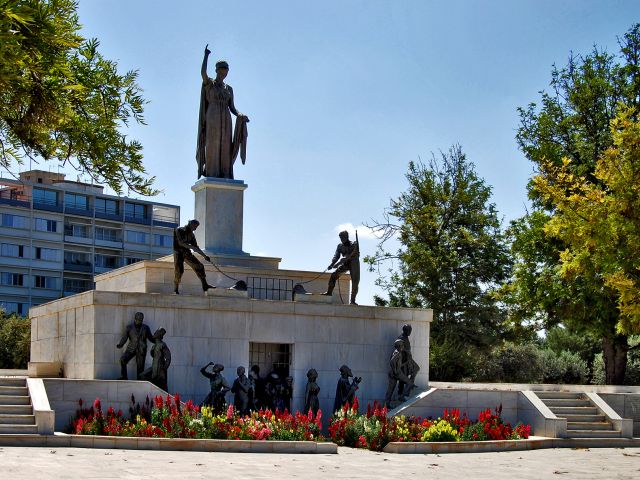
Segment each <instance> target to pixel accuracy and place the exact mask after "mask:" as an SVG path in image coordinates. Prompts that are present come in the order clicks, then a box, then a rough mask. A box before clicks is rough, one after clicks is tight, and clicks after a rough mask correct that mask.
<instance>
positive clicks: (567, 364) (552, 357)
mask: <svg viewBox="0 0 640 480" xmlns="http://www.w3.org/2000/svg"><path fill="white" fill-rule="evenodd" d="M540 364H541V368H542V383H567V384H579V385H585V384H587V383H589V367H588V366H587V362H585V361H584V360H582V359H581V358H580V356H579V355H578V354H577V353H573V352H567V351H562V352H560V353H559V354H557V353H556V352H554V351H553V350H543V351H542V352H541V357H540Z"/></svg>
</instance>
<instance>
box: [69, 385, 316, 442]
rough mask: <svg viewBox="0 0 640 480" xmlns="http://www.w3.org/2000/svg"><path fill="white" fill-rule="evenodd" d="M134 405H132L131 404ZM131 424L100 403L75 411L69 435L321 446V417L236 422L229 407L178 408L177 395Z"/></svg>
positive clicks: (257, 416)
mask: <svg viewBox="0 0 640 480" xmlns="http://www.w3.org/2000/svg"><path fill="white" fill-rule="evenodd" d="M132 403H134V404H135V400H134V399H132ZM130 412H131V418H130V419H126V418H125V417H124V415H123V414H122V411H118V412H116V411H114V409H113V408H109V409H108V410H107V412H106V413H105V412H103V410H102V405H101V402H100V399H99V398H98V399H96V400H95V402H94V403H93V406H91V407H89V408H83V405H82V400H80V408H79V409H78V410H77V411H76V415H75V417H74V418H73V419H72V421H71V425H70V428H69V431H70V432H71V433H74V434H78V435H107V436H122V437H153V438H200V439H221V440H287V441H323V440H324V439H323V438H322V436H321V434H320V432H321V431H322V412H320V411H318V414H317V415H316V416H315V417H314V415H313V413H311V412H309V414H307V415H304V414H301V413H299V412H297V413H295V414H291V413H289V412H287V411H285V412H279V411H278V410H276V411H275V412H272V411H271V410H260V411H257V412H252V413H251V415H247V416H239V415H238V414H237V413H236V412H235V411H234V408H233V405H230V406H229V408H228V409H227V412H226V413H225V414H215V413H214V412H213V411H212V410H211V409H210V408H207V407H203V408H202V409H200V408H199V407H197V406H195V405H194V404H193V402H191V400H189V401H187V402H186V403H184V404H182V403H181V402H180V397H179V396H178V395H176V396H174V397H171V396H167V397H166V399H165V398H163V397H160V396H158V397H156V398H155V399H154V401H153V403H151V402H149V400H148V399H147V402H146V404H144V405H142V406H141V407H140V406H136V407H133V408H131V409H130Z"/></svg>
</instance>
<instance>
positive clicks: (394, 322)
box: [30, 49, 432, 415]
mask: <svg viewBox="0 0 640 480" xmlns="http://www.w3.org/2000/svg"><path fill="white" fill-rule="evenodd" d="M209 53H210V52H209V50H208V49H206V50H205V58H204V60H203V65H202V74H203V78H202V82H203V83H202V88H201V105H200V113H199V120H198V148H197V154H196V160H197V177H198V178H197V180H196V182H195V184H194V185H193V186H192V187H191V189H192V191H193V192H194V201H195V210H194V211H195V213H194V216H195V219H194V220H195V222H189V224H187V226H186V227H182V228H183V230H185V231H186V229H187V227H188V226H189V225H191V227H189V228H188V230H190V234H191V235H192V236H193V237H194V241H189V242H187V244H188V245H187V246H184V245H182V247H183V248H184V250H185V251H183V252H182V253H183V254H184V255H183V258H182V260H183V262H187V263H189V261H188V260H187V258H186V257H187V255H186V250H189V254H190V255H191V256H193V257H194V258H196V257H195V256H194V255H193V254H192V253H191V250H194V251H195V252H196V253H199V254H200V255H201V256H202V257H203V258H204V259H205V260H208V261H206V262H205V263H204V264H202V263H200V262H199V261H198V263H199V264H200V266H197V265H196V267H194V268H193V269H192V268H187V269H184V268H183V267H181V262H178V261H176V258H174V256H167V257H164V258H161V259H158V260H155V261H141V262H138V263H134V264H131V265H127V266H125V267H122V268H119V269H116V270H113V271H110V272H108V273H103V274H101V275H96V276H95V290H92V291H88V292H84V293H81V294H77V295H73V296H69V297H65V298H62V299H59V300H56V301H54V302H50V303H47V304H44V305H40V306H38V307H35V308H32V309H31V311H30V316H31V321H32V332H33V336H32V343H31V360H32V361H33V362H60V363H62V364H63V368H64V376H65V377H66V378H68V379H87V380H89V379H90V380H96V379H97V380H100V379H103V380H110V379H116V378H118V377H119V376H120V374H121V373H122V372H121V364H120V362H119V354H118V352H117V349H116V348H115V344H116V343H117V340H118V339H119V338H120V337H121V336H122V332H123V331H124V330H125V328H126V326H127V325H128V324H129V323H130V321H131V320H130V319H131V318H132V317H133V316H134V314H135V312H141V313H142V314H144V318H145V322H146V324H148V325H149V326H150V327H151V329H153V330H156V329H159V328H161V327H162V328H164V329H165V330H166V335H167V337H168V338H170V344H171V361H170V363H171V368H170V369H168V370H167V371H166V376H167V378H166V379H164V380H163V381H166V382H167V383H168V385H169V386H170V388H171V391H170V393H179V394H180V396H181V398H182V399H183V400H187V399H191V400H193V401H194V402H195V403H198V404H200V403H202V402H203V401H205V398H206V397H209V398H208V399H207V403H214V404H215V405H216V407H217V408H219V407H220V405H221V404H222V403H221V402H223V401H224V403H226V404H230V403H232V402H233V400H234V398H233V397H234V395H236V393H237V394H238V395H239V396H238V397H237V401H238V402H239V403H240V404H241V405H243V407H242V408H244V403H245V400H246V401H248V402H249V403H250V404H252V405H253V404H254V403H255V402H258V403H260V399H259V395H260V393H259V392H256V391H251V393H250V395H249V397H248V399H245V398H244V396H245V388H244V387H245V386H246V382H245V378H247V377H246V376H244V377H242V375H240V374H239V378H240V377H242V378H241V380H240V381H239V384H238V385H237V388H236V389H235V390H236V391H234V393H231V388H230V387H229V385H228V384H227V382H226V380H224V377H223V376H222V374H221V373H220V372H221V371H222V368H223V367H222V366H223V365H249V366H251V373H250V375H249V377H250V378H249V381H250V382H253V384H255V385H257V384H258V383H260V384H262V383H263V379H264V378H266V379H267V381H266V383H267V384H268V383H269V379H271V378H276V377H277V378H278V379H280V380H279V383H278V384H274V385H275V396H274V398H273V399H271V401H272V402H274V403H276V402H277V403H278V405H283V406H285V407H286V408H291V409H292V410H294V411H295V410H302V409H305V408H310V409H312V410H314V411H316V410H317V409H318V408H319V409H321V410H322V411H323V412H324V413H325V414H326V415H329V414H330V413H331V412H332V408H333V406H334V401H335V400H336V399H335V397H334V395H333V393H334V392H335V383H334V382H335V372H336V370H337V369H338V368H339V367H340V365H345V366H346V365H350V366H351V367H352V368H353V369H354V370H355V371H357V372H358V375H362V376H363V377H364V379H365V380H364V381H363V382H362V384H360V385H357V387H358V396H359V398H360V400H361V404H363V405H366V404H367V403H368V402H371V403H373V401H375V400H377V401H379V402H381V401H383V400H384V399H385V395H386V392H387V386H388V370H389V365H388V359H389V356H390V355H391V353H392V351H393V348H392V347H391V345H392V342H393V339H394V338H396V336H397V332H398V330H399V329H400V328H401V326H402V325H404V324H408V323H410V324H411V325H412V326H413V334H412V339H413V348H412V349H411V353H412V358H417V359H419V363H420V364H421V365H422V366H423V368H422V369H420V371H419V372H417V371H416V372H415V373H416V375H415V381H416V383H418V384H419V385H420V386H421V387H426V386H427V385H428V377H427V372H428V370H429V369H428V349H429V324H430V322H431V319H432V312H431V311H430V310H424V309H411V308H388V307H375V306H362V305H361V306H358V305H356V304H355V300H356V294H357V280H358V277H357V275H358V274H359V263H358V262H359V260H358V256H359V246H358V244H357V242H351V241H349V239H348V235H343V234H341V235H340V237H341V244H340V245H339V246H338V249H337V251H336V254H337V255H338V256H337V258H334V260H333V261H332V266H333V267H336V272H334V273H333V275H332V274H330V273H327V272H318V271H303V270H284V269H280V260H281V259H280V258H277V257H260V256H254V255H251V254H250V253H248V252H245V251H244V249H243V210H244V192H245V191H247V188H248V186H247V184H245V183H244V182H243V181H242V180H238V179H236V178H235V176H236V175H235V173H234V170H233V163H234V159H235V158H236V157H237V155H240V157H241V158H242V159H243V161H244V159H245V151H246V139H247V135H246V132H247V130H246V129H247V125H246V124H247V122H248V118H246V116H244V115H242V114H240V113H239V112H238V111H237V110H236V107H235V105H234V97H233V90H232V89H231V87H229V86H228V85H226V84H225V83H224V80H225V78H226V76H227V73H228V70H229V69H228V64H227V63H226V62H218V63H217V64H216V78H215V79H210V78H209V77H208V76H207V75H206V67H207V58H208V56H209ZM232 114H233V115H236V116H237V121H236V131H235V132H233V133H232V132H231V115H232ZM183 233H184V232H183ZM187 233H188V232H187ZM314 234H315V232H309V235H314ZM183 236H184V235H183ZM181 238H182V237H181ZM179 240H180V239H179ZM182 240H184V238H183V239H182ZM178 243H180V242H178ZM195 246H197V249H196V248H195ZM178 247H179V248H178V249H180V247H181V246H180V245H178ZM177 260H180V259H179V258H178V259H177ZM194 264H195V263H194ZM192 266H193V265H192ZM194 269H195V271H194ZM347 272H349V273H347ZM176 273H179V275H176ZM178 277H179V278H178ZM238 282H244V284H246V287H247V288H246V290H242V289H230V288H229V287H232V286H234V285H236V284H238ZM297 284H300V285H304V287H305V288H306V290H307V291H309V292H324V291H325V290H326V287H327V285H329V291H327V292H326V294H327V295H321V294H311V295H309V294H305V295H295V297H294V296H293V289H294V285H297ZM178 285H179V290H178V292H179V295H176V294H175V293H176V289H177V287H178ZM205 285H206V286H207V288H205ZM211 286H215V287H217V288H211ZM333 286H336V287H338V288H335V289H333ZM203 290H204V292H203ZM343 295H344V297H343ZM349 303H351V304H349ZM147 335H148V336H149V341H152V338H151V335H150V333H149V334H147ZM405 350H406V349H405ZM152 360H155V356H154V358H153V359H150V358H147V359H146V362H147V363H149V362H151V361H152ZM202 365H207V367H210V366H214V369H213V372H210V371H209V370H207V367H204V368H201V367H202ZM123 368H124V371H125V373H126V368H127V364H126V363H125V364H124V367H123ZM129 368H130V369H132V368H133V367H132V366H131V365H129ZM138 368H139V367H138V366H136V372H137V371H138ZM257 371H261V372H263V377H262V378H260V377H259V376H258V378H255V377H256V372H257ZM200 372H202V375H205V376H206V377H207V379H208V380H209V382H205V381H203V377H202V376H201V375H200ZM307 374H309V375H307ZM130 377H131V376H130ZM305 377H307V379H308V382H305V381H303V379H304V378H305ZM347 382H349V380H348V376H347ZM271 383H273V382H271ZM343 383H344V382H343ZM214 384H215V385H214ZM240 385H242V387H241V386H240ZM267 386H268V385H267ZM214 387H215V388H214ZM352 388H353V385H352V384H351V383H349V388H348V389H347V390H351V389H352ZM214 390H215V392H214ZM354 391H355V390H354ZM352 393H353V392H352ZM345 395H346V397H345V398H350V394H349V392H348V391H347V392H346V393H345ZM343 397H344V395H343ZM107 400H108V398H104V399H103V401H107ZM264 401H267V399H265V400H264Z"/></svg>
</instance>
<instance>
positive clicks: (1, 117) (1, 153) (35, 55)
mask: <svg viewBox="0 0 640 480" xmlns="http://www.w3.org/2000/svg"><path fill="white" fill-rule="evenodd" d="M79 30H80V24H79V21H78V15H77V2H75V1H73V0H4V1H2V2H0V100H1V101H0V166H2V167H4V168H6V169H8V170H11V169H12V167H15V165H16V163H18V164H21V163H23V162H24V158H25V156H26V157H29V158H32V159H34V160H35V161H38V160H39V159H44V160H53V161H56V162H59V163H61V164H70V165H72V166H74V167H75V168H76V169H78V170H80V171H82V172H84V173H87V174H89V175H90V176H91V177H92V178H93V179H95V180H96V181H98V182H101V183H106V184H108V185H109V186H110V187H111V188H113V189H114V190H115V191H116V192H117V193H121V191H122V184H125V185H126V186H127V187H128V188H130V189H131V190H133V191H136V192H139V193H142V194H145V195H150V194H154V193H155V191H154V190H153V189H152V188H151V185H152V182H153V177H151V178H146V173H145V169H144V166H143V164H142V145H141V144H140V143H139V142H137V141H136V140H129V139H128V138H127V136H126V135H125V134H124V133H122V131H121V130H122V129H123V127H126V126H127V125H128V123H129V122H130V121H131V120H132V119H133V120H135V121H136V122H138V123H144V118H143V116H142V114H143V110H144V104H145V103H146V102H145V100H144V99H143V97H142V95H141V89H140V87H139V86H138V85H137V83H136V80H137V76H138V74H137V72H136V71H130V72H127V73H125V74H119V73H118V68H117V67H118V65H117V63H116V62H114V61H112V60H108V59H106V58H104V57H103V56H102V55H101V54H100V53H99V52H98V45H99V42H98V41H97V40H96V39H90V40H85V39H84V38H82V37H81V36H80V35H79Z"/></svg>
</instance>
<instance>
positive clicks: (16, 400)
mask: <svg viewBox="0 0 640 480" xmlns="http://www.w3.org/2000/svg"><path fill="white" fill-rule="evenodd" d="M0 405H31V398H30V397H28V396H26V395H0Z"/></svg>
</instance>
